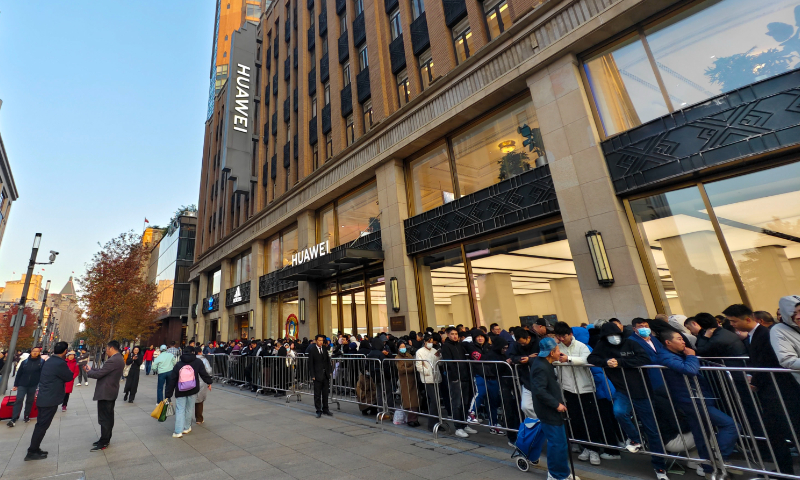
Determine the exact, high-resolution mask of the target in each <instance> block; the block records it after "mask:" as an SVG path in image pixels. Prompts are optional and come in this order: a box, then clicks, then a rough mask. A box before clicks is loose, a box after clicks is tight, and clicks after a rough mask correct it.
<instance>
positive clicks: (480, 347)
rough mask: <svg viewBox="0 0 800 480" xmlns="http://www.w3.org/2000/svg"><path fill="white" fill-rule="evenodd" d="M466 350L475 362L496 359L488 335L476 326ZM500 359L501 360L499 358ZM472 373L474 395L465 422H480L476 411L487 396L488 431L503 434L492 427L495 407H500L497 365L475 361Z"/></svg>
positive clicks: (495, 414)
mask: <svg viewBox="0 0 800 480" xmlns="http://www.w3.org/2000/svg"><path fill="white" fill-rule="evenodd" d="M498 338H499V337H498ZM467 350H468V352H469V356H470V359H472V360H475V361H476V362H490V361H493V360H497V359H496V358H494V352H493V350H492V345H491V341H490V340H489V336H488V335H487V334H485V333H483V332H482V331H481V330H478V329H477V328H476V329H475V330H473V331H472V343H471V344H469V346H468V347H467ZM500 361H503V360H502V359H500ZM472 374H473V375H474V376H475V397H474V398H473V399H472V404H471V405H470V409H469V414H468V415H467V422H469V423H480V421H479V420H478V412H479V411H480V409H481V408H482V407H483V404H484V403H486V400H487V398H488V402H489V403H488V405H487V409H488V410H489V426H490V428H489V433H491V434H492V435H505V432H504V431H503V430H500V429H496V428H494V427H495V426H497V409H498V408H499V407H500V385H499V384H498V383H497V375H498V371H497V365H492V364H488V365H486V364H483V363H477V364H476V365H474V366H472Z"/></svg>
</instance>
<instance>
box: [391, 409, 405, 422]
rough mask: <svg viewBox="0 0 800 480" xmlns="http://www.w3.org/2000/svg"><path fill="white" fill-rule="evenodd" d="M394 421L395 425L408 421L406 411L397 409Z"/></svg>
mask: <svg viewBox="0 0 800 480" xmlns="http://www.w3.org/2000/svg"><path fill="white" fill-rule="evenodd" d="M392 423H394V424H395V425H402V424H404V423H406V412H404V411H402V410H395V411H394V419H393V420H392Z"/></svg>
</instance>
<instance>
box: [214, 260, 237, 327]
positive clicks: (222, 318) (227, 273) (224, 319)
mask: <svg viewBox="0 0 800 480" xmlns="http://www.w3.org/2000/svg"><path fill="white" fill-rule="evenodd" d="M219 273H220V275H219V276H220V279H219V303H218V305H219V325H220V327H219V330H220V340H221V341H223V342H228V341H229V340H232V339H235V338H236V336H235V335H234V333H233V330H234V329H235V328H236V326H235V325H234V324H233V320H232V319H231V316H230V315H228V307H226V306H225V291H226V290H227V289H229V288H231V286H232V285H230V283H231V261H230V259H227V258H223V259H222V264H221V265H220V272H219Z"/></svg>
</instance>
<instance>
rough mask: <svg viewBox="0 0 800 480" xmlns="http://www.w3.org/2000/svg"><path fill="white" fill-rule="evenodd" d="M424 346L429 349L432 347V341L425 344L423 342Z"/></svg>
mask: <svg viewBox="0 0 800 480" xmlns="http://www.w3.org/2000/svg"><path fill="white" fill-rule="evenodd" d="M425 348H427V349H428V350H430V349H431V348H433V344H432V343H426V344H425Z"/></svg>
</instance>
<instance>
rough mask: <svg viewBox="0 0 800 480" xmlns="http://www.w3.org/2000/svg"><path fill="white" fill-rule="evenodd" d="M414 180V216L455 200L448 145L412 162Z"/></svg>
mask: <svg viewBox="0 0 800 480" xmlns="http://www.w3.org/2000/svg"><path fill="white" fill-rule="evenodd" d="M411 177H412V178H413V179H414V182H413V183H412V190H413V193H412V194H413V196H414V202H413V204H414V213H413V214H414V215H418V214H420V213H422V212H427V211H428V210H432V209H434V208H436V207H438V206H440V205H444V204H445V203H448V202H452V201H453V200H455V198H456V197H455V193H454V190H453V178H452V176H451V174H450V158H449V155H448V154H447V145H446V144H443V145H441V146H440V147H437V148H435V149H433V150H431V151H430V152H428V153H427V154H425V155H423V156H422V157H420V158H418V159H416V160H414V161H412V162H411Z"/></svg>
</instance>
